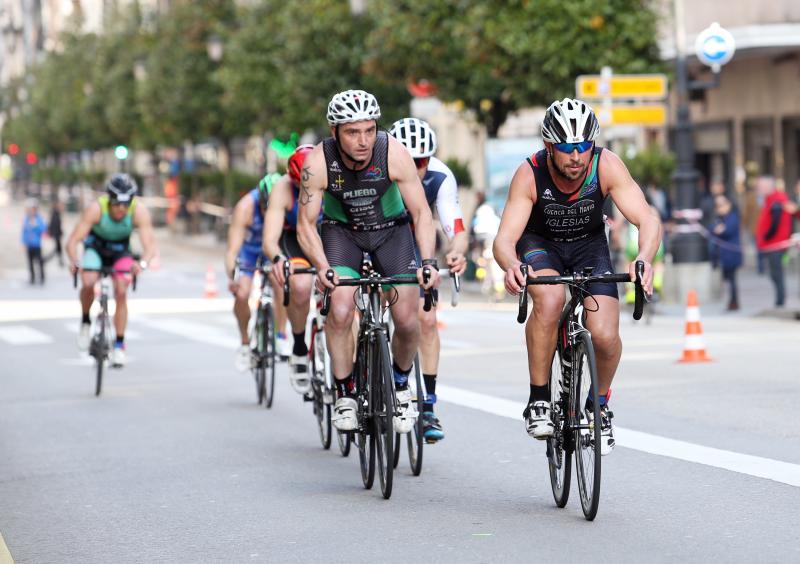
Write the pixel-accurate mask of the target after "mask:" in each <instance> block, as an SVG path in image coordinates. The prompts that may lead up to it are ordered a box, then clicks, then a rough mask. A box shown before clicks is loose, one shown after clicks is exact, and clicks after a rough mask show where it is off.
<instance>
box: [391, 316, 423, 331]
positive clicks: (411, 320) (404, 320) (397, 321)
mask: <svg viewBox="0 0 800 564" xmlns="http://www.w3.org/2000/svg"><path fill="white" fill-rule="evenodd" d="M392 321H393V322H394V331H395V333H396V334H398V335H413V334H414V333H417V332H419V319H417V316H416V315H412V314H409V313H408V312H392Z"/></svg>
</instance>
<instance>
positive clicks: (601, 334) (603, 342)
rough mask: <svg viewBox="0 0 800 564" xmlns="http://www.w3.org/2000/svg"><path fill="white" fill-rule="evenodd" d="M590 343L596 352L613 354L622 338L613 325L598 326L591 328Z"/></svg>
mask: <svg viewBox="0 0 800 564" xmlns="http://www.w3.org/2000/svg"><path fill="white" fill-rule="evenodd" d="M592 344H593V345H594V348H595V350H596V351H597V352H598V354H607V355H614V354H616V353H617V351H618V350H619V348H620V347H621V346H622V339H620V337H619V331H617V330H616V329H615V328H614V327H612V326H610V325H608V326H600V327H594V328H593V329H592Z"/></svg>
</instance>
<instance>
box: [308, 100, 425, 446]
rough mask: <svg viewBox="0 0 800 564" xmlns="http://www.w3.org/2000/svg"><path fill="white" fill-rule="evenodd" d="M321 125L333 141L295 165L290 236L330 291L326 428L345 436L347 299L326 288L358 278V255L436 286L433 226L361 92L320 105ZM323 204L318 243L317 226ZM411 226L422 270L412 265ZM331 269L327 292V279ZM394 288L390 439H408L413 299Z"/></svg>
mask: <svg viewBox="0 0 800 564" xmlns="http://www.w3.org/2000/svg"><path fill="white" fill-rule="evenodd" d="M327 117H328V124H329V125H330V127H331V137H329V138H328V139H325V140H324V141H323V142H322V143H320V144H319V145H317V146H316V148H315V149H314V150H313V151H312V152H311V154H309V155H308V157H306V161H305V163H304V165H303V172H302V175H301V193H300V197H299V200H300V214H299V217H298V220H297V235H298V239H299V240H300V245H301V246H302V247H303V251H305V253H306V256H307V257H308V258H309V260H310V261H311V262H312V263H313V264H314V266H315V267H316V268H317V272H318V276H317V278H318V281H319V284H321V285H322V286H324V287H327V288H332V289H333V291H332V293H331V309H330V313H329V314H328V317H327V320H326V322H325V332H326V335H327V339H328V350H329V352H330V355H331V360H332V364H333V374H334V376H335V378H336V387H337V395H338V399H337V401H336V405H335V406H334V415H333V417H332V421H333V424H334V425H335V426H336V428H337V429H339V430H340V431H351V430H353V429H355V428H356V426H357V419H356V401H355V399H354V395H353V391H354V382H353V374H352V372H353V352H354V350H355V342H354V339H353V334H352V331H351V328H352V324H353V317H354V310H355V301H354V299H353V293H354V290H353V288H347V287H340V288H336V287H335V285H334V283H335V282H336V281H338V277H339V276H346V277H355V278H357V277H359V276H360V273H359V267H360V265H361V258H362V256H363V253H364V252H366V253H369V254H370V256H371V257H372V262H373V265H374V266H375V269H376V270H377V271H378V272H379V273H380V274H382V275H383V276H395V275H406V276H408V277H409V278H412V279H413V278H416V279H417V280H418V281H419V283H420V284H423V280H422V268H421V266H426V265H429V266H430V267H431V269H430V270H431V277H430V279H429V280H428V281H427V282H425V283H424V284H423V285H424V287H425V288H433V287H435V286H436V285H437V284H438V281H439V273H438V270H437V265H436V260H435V259H434V238H435V232H434V228H433V218H432V216H431V210H430V208H429V207H428V202H427V201H426V200H425V192H424V190H423V188H422V184H421V183H420V180H419V177H418V176H417V168H416V166H415V165H414V161H413V160H412V158H411V155H410V154H409V153H408V151H407V150H406V148H405V147H404V146H403V145H401V144H400V142H399V141H397V140H396V139H395V138H394V137H391V136H390V135H388V134H387V133H386V132H385V131H378V122H377V120H378V119H379V118H380V117H381V111H380V108H379V106H378V101H377V100H376V99H375V97H374V96H373V95H372V94H369V93H368V92H364V91H363V90H347V91H345V92H340V93H338V94H336V95H335V96H334V97H333V98H332V99H331V101H330V104H328V116H327ZM323 199H324V215H323V220H322V232H321V236H320V234H319V233H318V232H317V218H318V216H319V213H320V207H321V206H322V204H323ZM406 209H408V212H410V214H411V217H410V218H409V214H408V213H407V212H406ZM410 219H413V223H414V233H415V234H416V239H417V244H418V246H419V250H420V255H421V257H422V265H419V264H417V259H416V256H415V252H414V237H413V236H412V233H411V227H410V225H409V220H410ZM331 268H332V269H333V271H334V273H335V277H334V283H331V282H330V281H329V280H328V279H327V278H326V273H327V272H328V270H330V269H331ZM395 289H396V291H397V300H396V301H395V302H394V304H393V305H392V319H393V321H394V328H395V330H394V336H393V338H392V357H393V359H394V366H393V368H394V380H395V388H396V389H397V403H398V411H399V415H398V416H397V417H395V418H394V427H395V431H397V432H398V433H407V432H408V431H410V430H411V428H412V427H413V426H414V421H415V420H416V417H417V413H416V410H415V409H414V406H413V403H412V401H411V399H412V398H411V392H410V390H409V389H408V374H409V372H410V371H411V366H412V364H413V361H414V355H415V354H416V352H417V348H418V345H419V320H418V318H417V307H418V305H417V304H418V300H419V290H418V288H417V287H415V286H411V285H400V286H396V287H395Z"/></svg>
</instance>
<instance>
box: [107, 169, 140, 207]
mask: <svg viewBox="0 0 800 564" xmlns="http://www.w3.org/2000/svg"><path fill="white" fill-rule="evenodd" d="M137 191H138V187H137V186H136V181H135V180H134V179H133V178H131V176H130V175H128V174H125V173H118V174H115V175H114V176H112V177H111V180H109V181H108V184H106V192H107V193H108V197H109V199H110V200H111V201H112V202H119V203H125V204H129V203H130V202H131V200H133V197H134V196H135V195H136V192H137Z"/></svg>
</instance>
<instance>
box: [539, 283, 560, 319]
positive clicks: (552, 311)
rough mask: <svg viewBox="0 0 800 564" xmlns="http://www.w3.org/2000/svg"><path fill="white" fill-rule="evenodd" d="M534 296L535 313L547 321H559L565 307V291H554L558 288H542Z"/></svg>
mask: <svg viewBox="0 0 800 564" xmlns="http://www.w3.org/2000/svg"><path fill="white" fill-rule="evenodd" d="M540 289H541V290H542V291H536V292H535V293H534V298H533V315H534V317H535V318H536V319H538V320H540V321H542V322H545V323H558V318H559V317H560V316H561V309H562V308H563V307H564V293H563V292H558V291H553V290H557V289H556V288H540Z"/></svg>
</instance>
